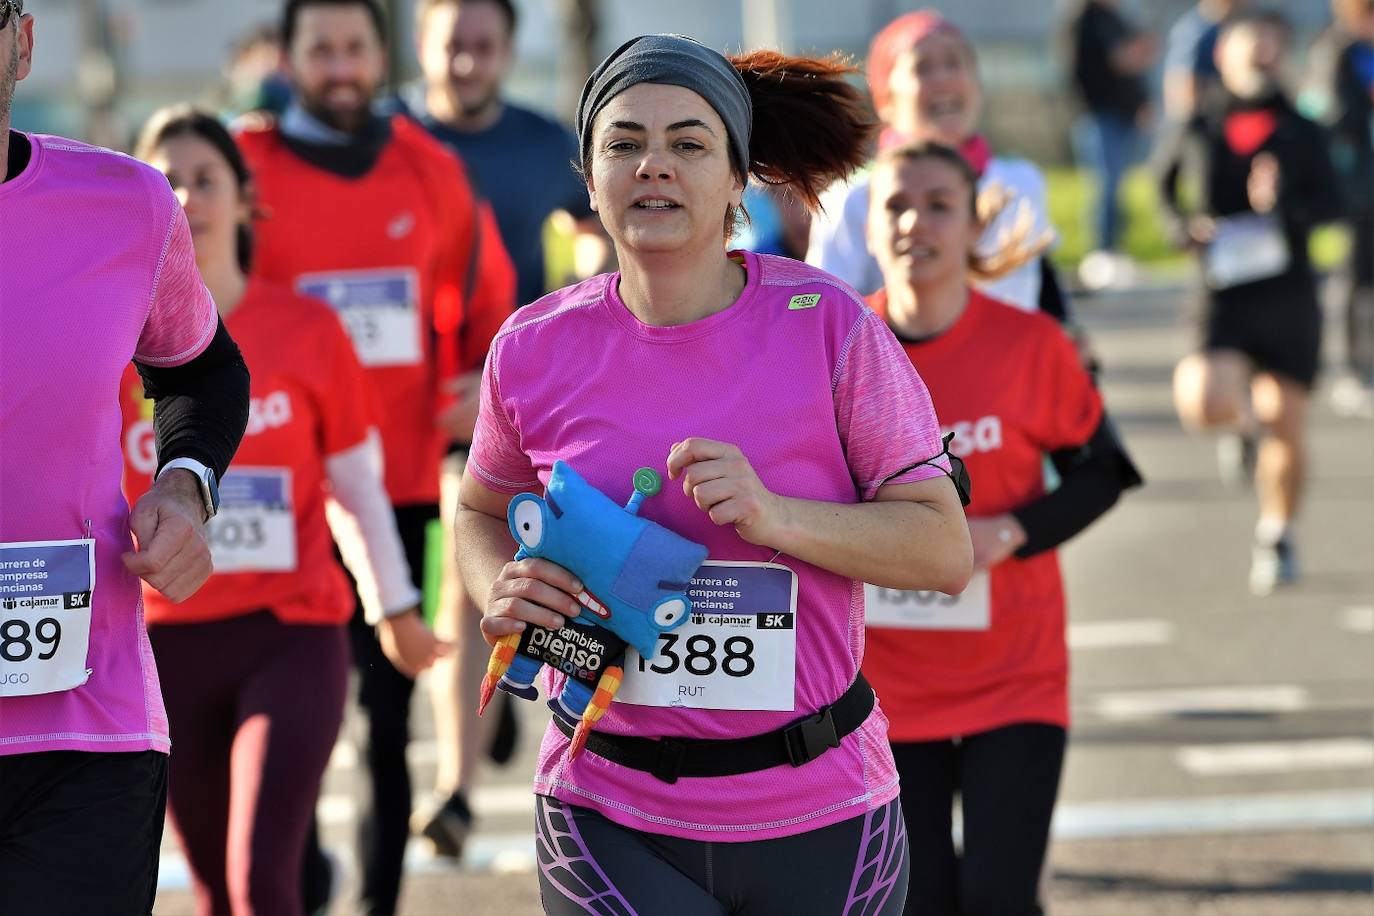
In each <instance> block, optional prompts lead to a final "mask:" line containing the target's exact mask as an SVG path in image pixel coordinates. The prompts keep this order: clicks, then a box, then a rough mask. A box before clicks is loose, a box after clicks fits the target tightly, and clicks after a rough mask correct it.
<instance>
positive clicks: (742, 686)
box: [616, 560, 797, 711]
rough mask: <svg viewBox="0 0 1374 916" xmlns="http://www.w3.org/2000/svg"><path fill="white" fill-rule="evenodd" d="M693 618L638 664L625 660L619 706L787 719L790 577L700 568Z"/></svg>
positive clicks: (716, 563) (778, 570)
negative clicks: (776, 713) (759, 713)
mask: <svg viewBox="0 0 1374 916" xmlns="http://www.w3.org/2000/svg"><path fill="white" fill-rule="evenodd" d="M688 596H689V597H690V598H691V599H692V618H691V619H690V620H689V621H687V623H685V624H683V625H682V626H681V627H679V628H678V629H676V630H674V631H673V632H671V633H664V634H662V635H661V636H659V638H658V651H657V652H656V653H655V656H654V658H653V660H652V661H647V662H646V661H645V660H644V658H642V657H641V656H640V654H639V653H638V652H636V651H635V650H634V649H629V650H627V651H626V653H625V682H624V683H623V684H622V685H621V687H620V692H619V693H617V694H616V700H617V701H619V702H622V703H634V704H636V705H639V706H678V707H685V708H688V709H739V710H782V711H791V710H792V709H794V708H795V706H796V676H797V574H796V573H795V572H793V571H792V570H791V569H789V568H788V567H786V566H783V565H781V564H778V563H742V562H729V561H724V560H707V561H706V562H705V563H703V564H702V565H701V568H700V569H699V570H697V574H696V577H695V578H694V579H692V584H691V587H690V588H689V589H688Z"/></svg>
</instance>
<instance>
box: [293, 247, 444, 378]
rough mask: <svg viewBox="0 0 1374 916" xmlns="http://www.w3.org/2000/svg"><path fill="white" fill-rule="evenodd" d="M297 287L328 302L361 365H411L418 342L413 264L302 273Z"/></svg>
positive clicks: (418, 357)
mask: <svg viewBox="0 0 1374 916" xmlns="http://www.w3.org/2000/svg"><path fill="white" fill-rule="evenodd" d="M296 289H297V291H298V292H300V293H302V294H304V295H306V296H314V297H315V298H316V299H323V300H324V301H325V302H328V303H329V304H330V305H331V306H333V307H334V311H336V312H338V314H339V317H340V318H341V319H343V323H344V327H346V328H348V336H349V337H351V338H352V339H353V349H354V350H356V351H357V353H358V362H360V363H362V364H363V365H364V366H368V367H371V366H413V365H416V364H417V363H419V362H420V360H421V359H422V357H423V353H422V351H421V348H420V347H421V345H420V280H419V277H418V276H417V274H416V272H415V270H414V268H410V267H396V268H385V269H379V270H349V271H339V272H337V273H328V274H307V275H305V276H302V277H300V278H299V279H298V280H297V281H296Z"/></svg>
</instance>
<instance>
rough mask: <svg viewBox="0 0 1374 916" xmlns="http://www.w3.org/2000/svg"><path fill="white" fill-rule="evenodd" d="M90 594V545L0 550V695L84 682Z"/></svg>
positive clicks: (90, 542)
mask: <svg viewBox="0 0 1374 916" xmlns="http://www.w3.org/2000/svg"><path fill="white" fill-rule="evenodd" d="M94 596H95V541H93V540H77V541H25V542H20V543H13V544H0V697H22V696H32V695H35V694H40V693H58V692H59V691H63V690H71V689H72V688H73V687H80V686H81V685H82V684H84V683H86V679H87V678H89V677H90V675H91V672H90V669H88V668H87V667H86V652H87V650H88V649H89V648H90V641H91V600H92V599H93V598H94Z"/></svg>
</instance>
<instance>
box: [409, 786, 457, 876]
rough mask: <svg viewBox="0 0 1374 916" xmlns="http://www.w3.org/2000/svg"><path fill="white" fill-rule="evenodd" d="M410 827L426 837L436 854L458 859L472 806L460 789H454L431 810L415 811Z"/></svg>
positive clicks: (444, 857)
mask: <svg viewBox="0 0 1374 916" xmlns="http://www.w3.org/2000/svg"><path fill="white" fill-rule="evenodd" d="M410 829H411V832H413V833H416V834H418V835H420V836H422V837H424V838H425V839H427V840H429V842H430V844H431V845H432V846H433V849H434V854H435V855H436V856H438V857H440V858H442V859H455V860H456V859H461V858H462V857H463V845H464V844H465V843H466V842H467V839H468V834H470V833H472V809H471V808H469V807H468V802H467V799H466V798H464V797H463V795H462V793H460V792H454V793H453V794H452V795H450V796H449V797H448V798H446V799H445V800H444V802H443V804H441V805H439V806H438V807H437V808H434V809H433V810H432V811H416V812H415V814H414V815H412V816H411V819H410Z"/></svg>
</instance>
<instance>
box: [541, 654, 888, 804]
mask: <svg viewBox="0 0 1374 916" xmlns="http://www.w3.org/2000/svg"><path fill="white" fill-rule="evenodd" d="M872 711H873V688H872V687H870V686H868V681H866V680H864V676H863V675H862V674H860V675H859V676H858V677H856V678H855V679H854V683H852V684H850V685H849V689H848V690H846V691H845V692H844V695H843V696H841V697H840V698H839V699H838V700H836V701H835V702H834V703H832V704H831V705H829V706H827V707H825V708H824V709H822V710H821V711H820V712H818V713H816V714H815V715H814V716H807V717H806V718H805V719H802V720H800V721H798V722H794V723H792V724H791V725H789V726H787V727H786V728H780V729H778V730H777V731H771V732H766V733H764V734H762V735H753V736H752V737H749V738H636V737H634V736H632V735H603V734H601V733H600V732H595V731H594V732H592V733H591V734H590V735H588V736H587V750H588V751H590V752H592V753H593V754H595V755H597V756H598V757H604V758H606V759H607V760H609V761H611V762H612V763H618V764H620V765H621V766H623V767H629V768H630V769H632V770H641V771H643V772H645V773H652V774H653V775H654V776H655V777H657V778H659V779H661V780H663V781H664V782H669V783H672V782H677V781H678V778H679V777H682V776H738V775H739V774H741V773H753V772H756V771H758V770H767V769H771V768H772V767H776V766H782V765H783V764H784V763H787V764H791V765H792V766H794V767H799V766H801V765H802V764H804V763H810V762H811V761H812V760H815V759H816V758H817V757H819V756H821V755H822V754H824V753H825V752H826V751H828V750H829V749H830V748H832V747H839V746H840V739H841V738H843V737H844V736H845V735H848V734H849V733H850V732H852V731H854V730H855V729H857V728H858V727H859V726H860V725H863V724H864V722H865V721H867V719H868V714H869V713H871V712H872ZM553 723H554V725H557V726H558V730H559V731H561V732H562V733H563V734H564V735H566V736H567V737H569V738H571V737H572V735H573V726H572V725H571V724H569V723H568V722H567V720H565V719H564V718H563V717H561V716H559V715H555V716H554V717H553Z"/></svg>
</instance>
